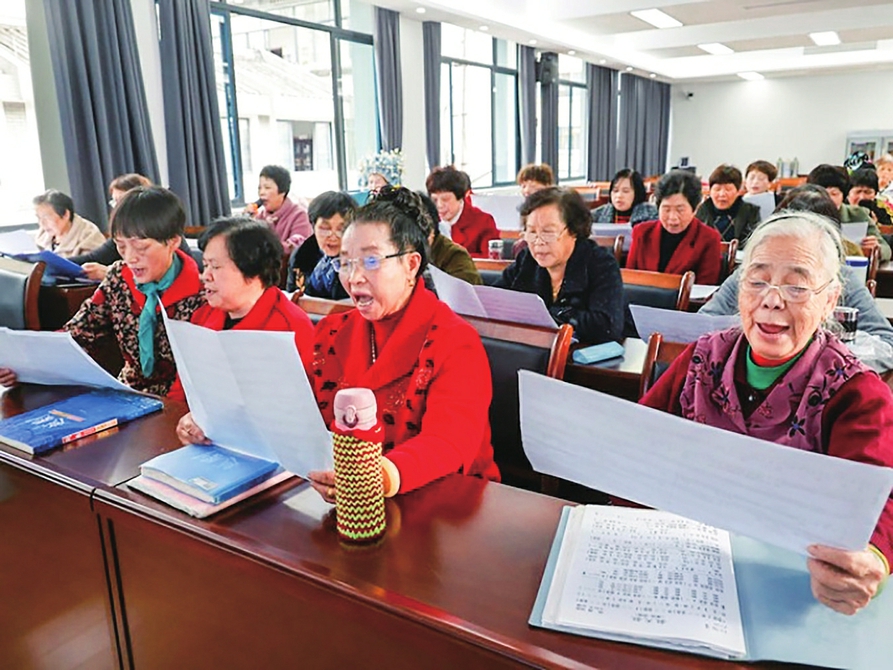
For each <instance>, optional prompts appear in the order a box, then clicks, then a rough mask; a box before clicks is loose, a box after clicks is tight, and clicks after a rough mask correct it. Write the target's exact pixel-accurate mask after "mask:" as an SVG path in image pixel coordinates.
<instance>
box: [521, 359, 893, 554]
mask: <svg viewBox="0 0 893 670" xmlns="http://www.w3.org/2000/svg"><path fill="white" fill-rule="evenodd" d="M519 377H520V403H521V436H522V441H523V444H524V451H525V452H526V454H527V457H528V458H529V459H530V462H531V464H532V465H533V468H534V470H536V471H537V472H541V473H544V474H549V475H554V476H557V477H561V478H564V479H568V480H571V481H575V482H578V483H580V484H583V485H584V486H589V487H591V488H593V489H597V490H600V491H605V492H607V493H610V494H612V495H615V496H619V497H621V498H625V499H627V500H632V501H635V502H638V503H641V504H643V505H648V506H650V507H654V508H657V509H661V510H665V511H668V512H672V513H674V514H679V515H680V516H684V517H686V518H689V519H693V520H695V521H700V522H701V523H706V524H707V525H710V526H716V527H717V528H723V529H725V530H728V531H730V532H734V533H739V534H741V535H746V536H749V537H752V538H755V539H757V540H761V541H763V542H767V543H769V544H773V545H776V546H779V547H782V548H785V549H790V550H793V551H797V552H799V553H801V554H805V553H806V547H807V546H809V545H810V544H814V543H818V544H825V545H829V546H833V547H840V548H841V549H846V550H860V549H864V548H865V546H866V544H867V543H868V540H869V538H870V537H871V533H872V531H873V530H874V527H875V525H876V523H877V520H878V517H879V516H880V513H881V510H882V509H883V506H884V503H885V502H886V500H887V497H888V496H889V494H890V491H891V489H893V469H890V468H882V467H878V466H873V465H866V464H864V463H856V462H854V461H848V460H844V459H841V458H829V457H828V456H824V455H822V454H815V453H810V452H805V451H800V450H798V449H791V448H789V447H783V446H779V445H775V444H772V443H769V442H764V441H762V440H757V439H754V438H751V437H747V436H745V435H739V434H736V433H731V432H728V431H724V430H720V429H718V428H713V427H711V426H705V425H703V424H699V423H696V422H694V421H687V420H685V419H682V418H680V417H676V416H672V415H670V414H666V413H664V412H659V411H657V410H653V409H650V408H647V407H643V406H641V405H637V404H635V403H631V402H629V401H626V400H621V399H619V398H613V397H611V396H608V395H605V394H602V393H598V392H597V391H592V390H590V389H586V388H583V387H579V386H573V385H571V384H567V383H564V382H560V381H557V380H554V379H549V378H547V377H543V376H541V375H536V374H534V373H532V372H528V371H524V370H522V371H521V372H519Z"/></svg>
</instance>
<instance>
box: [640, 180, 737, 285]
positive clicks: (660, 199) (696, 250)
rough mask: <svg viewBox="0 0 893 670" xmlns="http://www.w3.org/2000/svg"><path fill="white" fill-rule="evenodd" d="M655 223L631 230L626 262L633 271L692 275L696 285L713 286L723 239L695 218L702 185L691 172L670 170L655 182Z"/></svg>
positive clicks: (720, 261)
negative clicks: (690, 272) (691, 272)
mask: <svg viewBox="0 0 893 670" xmlns="http://www.w3.org/2000/svg"><path fill="white" fill-rule="evenodd" d="M654 195H655V198H656V200H657V216H658V218H657V220H656V221H649V222H647V223H640V224H639V225H638V226H636V227H635V228H633V239H632V243H631V244H630V247H629V255H628V256H627V259H626V267H628V268H630V269H632V270H651V271H652V272H669V273H671V274H680V275H681V274H684V273H686V272H688V271H689V270H692V271H693V272H694V273H695V282H697V283H698V284H716V283H717V282H718V281H719V273H720V269H721V265H722V259H721V254H722V238H721V237H720V235H719V233H718V232H717V231H716V230H714V229H713V228H711V227H710V226H707V225H705V224H704V223H702V222H701V221H699V220H698V219H697V218H696V217H695V209H696V208H697V206H698V203H699V202H700V201H701V182H700V180H699V179H698V178H697V177H696V176H695V175H693V174H692V173H691V172H686V171H684V170H671V171H670V172H668V173H667V174H665V175H664V176H663V177H661V178H660V181H659V182H657V186H656V187H655V189H654Z"/></svg>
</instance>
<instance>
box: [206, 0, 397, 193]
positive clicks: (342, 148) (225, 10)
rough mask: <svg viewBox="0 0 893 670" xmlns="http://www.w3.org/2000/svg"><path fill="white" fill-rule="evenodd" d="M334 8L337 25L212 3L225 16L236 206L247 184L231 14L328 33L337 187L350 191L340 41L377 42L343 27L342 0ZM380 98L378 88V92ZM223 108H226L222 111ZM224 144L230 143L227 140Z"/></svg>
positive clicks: (226, 91) (223, 39) (224, 46)
mask: <svg viewBox="0 0 893 670" xmlns="http://www.w3.org/2000/svg"><path fill="white" fill-rule="evenodd" d="M332 3H333V10H334V14H335V25H334V26H332V25H328V24H324V23H314V22H312V21H305V20H304V19H296V18H293V17H289V16H282V15H280V14H273V13H270V12H265V11H262V10H258V9H253V8H251V7H243V6H241V5H234V4H229V3H226V2H211V3H210V8H211V16H212V19H213V17H214V16H219V17H222V19H223V20H222V21H221V24H220V30H221V34H220V47H221V58H222V59H223V67H224V72H226V73H228V80H227V81H226V82H224V94H225V97H226V102H227V109H226V114H227V124H228V126H229V130H230V137H229V142H228V144H229V146H228V147H224V149H225V150H226V151H228V152H229V155H230V158H231V161H232V166H233V190H234V193H233V197H232V198H231V200H230V203H231V205H232V206H234V207H241V206H244V204H245V202H246V201H245V195H246V194H245V184H244V183H243V170H242V145H241V137H240V132H239V114H238V112H239V108H238V95H237V94H236V74H235V60H234V57H233V48H232V24H231V17H232V15H239V16H247V17H252V18H256V19H262V20H264V21H272V22H275V23H279V24H283V25H288V26H292V27H295V28H306V29H309V30H316V31H319V32H324V33H327V34H328V38H329V51H330V58H331V61H330V62H331V66H332V72H331V75H330V76H331V80H332V106H333V111H334V116H333V133H334V136H335V137H334V139H335V142H334V146H333V153H334V158H335V163H336V171H337V173H338V189H339V190H341V191H347V190H350V189H349V187H348V184H347V144H346V140H345V138H344V99H343V97H342V95H341V76H342V73H341V44H342V42H355V43H359V44H364V45H367V46H371V47H373V48H374V42H373V38H372V35H371V34H367V33H361V32H358V31H356V30H350V29H347V28H342V27H341V23H342V19H341V0H332ZM376 100H377V91H376ZM221 111H223V110H221ZM375 116H376V137H375V144H376V147H377V150H380V149H381V137H380V132H379V131H378V123H377V119H378V106H377V105H376V109H375ZM224 143H227V142H226V140H224Z"/></svg>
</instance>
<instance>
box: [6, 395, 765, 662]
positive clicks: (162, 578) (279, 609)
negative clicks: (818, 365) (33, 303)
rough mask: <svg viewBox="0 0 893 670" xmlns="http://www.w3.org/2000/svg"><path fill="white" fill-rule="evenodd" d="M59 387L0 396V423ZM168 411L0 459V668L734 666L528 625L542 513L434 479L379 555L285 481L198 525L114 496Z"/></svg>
mask: <svg viewBox="0 0 893 670" xmlns="http://www.w3.org/2000/svg"><path fill="white" fill-rule="evenodd" d="M75 391H76V389H45V388H39V387H33V386H23V387H20V388H17V389H15V390H14V391H12V392H10V393H7V394H6V395H5V396H4V397H3V400H2V411H3V416H9V415H12V414H15V413H18V412H20V411H23V410H24V409H28V408H32V407H35V406H40V405H42V404H45V403H47V402H50V401H52V400H54V399H59V398H62V397H64V396H66V395H70V394H71V393H73V392H75ZM183 411H185V407H184V406H183V405H179V404H175V403H168V404H167V405H166V407H165V410H164V412H162V413H159V414H155V415H151V416H148V417H144V418H143V419H139V420H137V421H134V422H131V423H129V424H127V425H125V426H123V427H121V428H120V429H119V430H118V431H116V432H114V433H111V434H109V433H106V434H103V436H102V437H94V438H93V439H89V438H88V439H85V440H81V441H79V442H76V443H73V444H72V445H69V447H67V448H65V449H61V450H56V451H53V452H49V453H48V454H47V455H45V456H41V457H34V458H31V457H28V456H27V455H25V454H22V453H20V452H17V451H15V450H12V449H6V448H0V487H2V488H0V490H2V491H3V492H4V496H3V497H2V504H0V533H2V537H3V542H2V543H0V546H2V547H3V549H2V550H0V551H2V552H3V556H4V558H5V562H4V564H3V565H4V567H6V568H7V569H6V570H4V575H3V577H0V593H3V595H4V602H14V603H15V607H4V608H2V614H0V623H2V627H0V630H2V631H3V632H2V634H0V658H2V659H3V661H4V665H6V666H8V667H17V668H18V667H22V668H29V667H72V666H83V667H90V668H94V667H98V668H105V667H122V668H128V667H131V668H155V667H165V668H166V667H239V668H241V667H246V668H247V667H252V668H254V667H320V668H333V667H393V668H417V667H425V668H456V667H466V668H501V667H543V668H582V667H598V668H624V669H628V668H631V669H636V668H641V669H645V668H649V669H652V668H736V667H737V668H745V667H751V666H750V665H742V664H734V663H725V662H721V661H715V660H711V659H707V658H702V657H698V656H692V655H686V654H679V653H671V652H664V651H660V650H656V649H649V648H646V647H638V646H635V645H625V644H619V643H612V642H607V641H601V640H595V639H590V638H585V637H578V636H574V635H567V634H563V633H558V632H554V631H546V630H541V629H536V628H532V627H530V626H528V624H527V619H528V617H529V615H530V611H531V608H532V606H533V601H534V597H535V594H536V591H537V589H538V587H539V583H540V580H541V577H542V572H543V568H544V565H545V561H546V557H547V555H548V553H549V549H550V546H551V543H552V539H553V537H554V534H555V530H556V526H557V522H558V517H559V514H560V510H561V508H562V506H563V505H564V504H565V503H564V502H563V501H561V500H558V499H555V498H550V497H547V496H542V495H539V494H535V493H530V492H527V491H523V490H519V489H513V488H510V487H507V486H504V485H501V484H495V483H488V482H484V481H482V480H479V479H475V478H469V477H464V476H461V475H452V476H449V477H446V478H444V479H442V480H440V481H438V482H435V483H433V484H430V485H429V486H426V487H424V488H422V489H420V490H418V491H415V492H413V493H410V494H407V495H403V496H398V497H397V498H395V499H392V500H388V501H387V513H388V531H387V534H386V536H385V538H384V539H383V541H382V542H381V543H379V544H377V545H374V546H368V547H351V546H344V545H342V544H341V543H339V541H338V537H337V533H336V530H335V527H334V522H333V514H332V507H331V506H329V505H327V504H326V503H325V502H323V501H322V499H321V498H320V497H319V496H318V495H317V494H316V492H315V491H313V490H312V489H311V488H310V487H309V485H307V484H306V483H304V482H303V481H301V480H299V479H297V478H295V479H292V480H289V481H287V482H283V483H282V484H280V485H279V486H277V487H275V488H273V489H271V490H269V491H267V492H265V493H263V494H261V495H259V496H257V497H255V498H253V499H250V500H247V501H244V502H243V503H240V504H239V505H237V506H235V507H234V508H231V509H229V510H226V511H224V512H222V513H220V514H218V515H216V516H213V517H211V518H209V519H206V520H196V519H192V518H190V517H188V516H186V515H185V514H182V513H180V512H177V511H176V510H174V509H172V508H169V507H167V506H165V505H162V504H160V503H157V502H155V501H154V500H152V499H151V498H148V497H146V496H143V495H142V494H140V493H137V492H135V491H132V490H130V489H129V488H128V487H127V485H126V483H125V482H126V480H127V479H129V478H130V477H132V476H135V475H136V473H137V470H138V466H139V463H141V462H142V461H144V460H146V459H148V458H151V457H152V456H154V455H155V454H157V453H161V452H163V451H167V450H169V449H172V448H175V447H176V446H177V444H176V437H175V436H174V425H175V423H176V420H177V418H178V417H179V415H180V414H182V412H183ZM91 505H92V508H91ZM7 594H13V600H11V601H10V600H7Z"/></svg>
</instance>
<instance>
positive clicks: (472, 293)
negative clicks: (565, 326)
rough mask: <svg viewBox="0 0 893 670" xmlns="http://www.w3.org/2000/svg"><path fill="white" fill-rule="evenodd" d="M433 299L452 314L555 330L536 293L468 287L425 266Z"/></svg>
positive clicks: (433, 268) (546, 310)
mask: <svg viewBox="0 0 893 670" xmlns="http://www.w3.org/2000/svg"><path fill="white" fill-rule="evenodd" d="M428 268H429V269H430V271H431V278H432V279H433V280H434V288H435V289H437V296H438V297H439V298H440V299H441V300H442V301H443V302H445V303H446V304H447V305H449V306H450V308H451V309H452V310H453V311H454V312H456V314H464V315H465V316H478V317H483V318H487V319H497V320H499V321H510V322H512V323H523V324H527V325H531V326H541V327H544V328H551V329H552V330H555V329H557V328H558V326H557V325H556V324H555V320H554V319H553V318H552V315H551V314H549V310H548V308H547V307H546V303H544V302H543V299H542V298H540V297H539V296H538V295H537V294H536V293H524V292H522V291H510V290H508V289H504V288H496V287H495V286H472V285H471V284H469V283H468V282H466V281H462V280H461V279H458V278H457V277H453V276H452V275H449V274H447V273H446V272H444V271H443V270H439V269H438V268H436V267H434V266H433V265H429V266H428Z"/></svg>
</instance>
